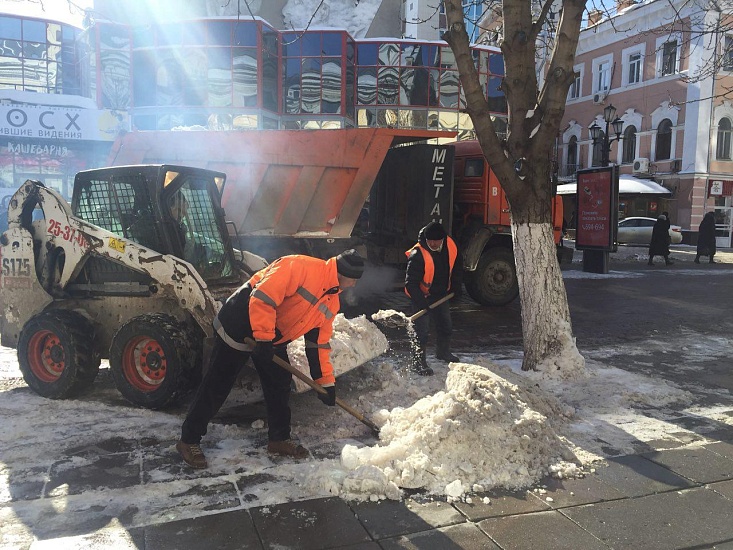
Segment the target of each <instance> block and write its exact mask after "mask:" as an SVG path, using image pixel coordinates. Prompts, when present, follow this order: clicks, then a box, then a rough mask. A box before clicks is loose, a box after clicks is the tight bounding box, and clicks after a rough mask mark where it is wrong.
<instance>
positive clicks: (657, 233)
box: [649, 212, 672, 265]
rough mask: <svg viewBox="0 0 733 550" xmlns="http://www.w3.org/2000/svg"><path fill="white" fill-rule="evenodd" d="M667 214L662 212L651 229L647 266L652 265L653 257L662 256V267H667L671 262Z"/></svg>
mask: <svg viewBox="0 0 733 550" xmlns="http://www.w3.org/2000/svg"><path fill="white" fill-rule="evenodd" d="M669 225H670V224H669V213H667V212H662V213H661V214H660V215H659V217H658V218H657V221H656V222H654V227H653V228H652V240H651V242H650V243H649V265H654V256H662V257H663V258H664V265H669V264H671V263H672V260H670V259H669V243H670V242H671V240H672V239H671V237H670V236H669Z"/></svg>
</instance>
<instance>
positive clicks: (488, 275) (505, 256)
mask: <svg viewBox="0 0 733 550" xmlns="http://www.w3.org/2000/svg"><path fill="white" fill-rule="evenodd" d="M465 283H466V290H467V291H468V294H469V295H470V296H471V298H473V299H474V300H476V301H477V302H478V303H479V304H482V305H485V306H503V305H506V304H508V303H509V302H511V301H512V300H514V298H516V297H517V295H519V282H518V281H517V270H516V267H515V266H514V254H512V251H511V250H509V249H508V248H501V247H497V248H488V249H486V250H484V252H483V254H481V258H479V261H478V266H476V271H473V272H466V276H465Z"/></svg>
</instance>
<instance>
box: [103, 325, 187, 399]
mask: <svg viewBox="0 0 733 550" xmlns="http://www.w3.org/2000/svg"><path fill="white" fill-rule="evenodd" d="M196 340H198V342H197V341H196ZM200 344H201V337H200V336H199V337H198V338H197V336H196V333H195V331H193V330H192V329H190V328H189V327H187V326H186V325H185V324H184V323H181V322H180V321H178V320H176V319H175V318H173V317H171V316H170V315H165V314H162V313H153V314H145V315H140V316H138V317H134V318H132V319H130V320H129V321H127V322H126V323H125V324H124V325H122V327H120V329H119V330H118V331H117V333H116V334H115V335H114V337H113V338H112V345H111V346H110V350H109V365H110V368H111V369H112V376H113V378H114V381H115V386H117V389H118V391H119V392H120V393H121V394H122V396H123V397H124V398H125V399H127V400H128V401H130V402H131V403H133V404H135V405H139V406H141V407H145V408H148V409H162V408H165V407H167V406H170V405H173V404H174V403H176V402H177V401H178V400H179V399H180V398H181V397H182V396H183V395H185V394H187V393H188V392H189V391H190V390H191V389H192V387H193V385H194V382H195V381H196V380H198V377H197V373H198V372H200V370H201V365H200V363H201V352H200V351H199V350H200V349H201V345H200Z"/></svg>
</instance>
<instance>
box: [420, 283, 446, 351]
mask: <svg viewBox="0 0 733 550" xmlns="http://www.w3.org/2000/svg"><path fill="white" fill-rule="evenodd" d="M441 297H442V296H441ZM437 299H438V298H434V299H432V300H431V302H434V301H435V300H437ZM418 311H419V309H417V308H416V307H414V305H413V313H417V312H418ZM430 319H432V320H433V323H435V331H436V340H437V345H438V347H439V348H442V347H444V346H447V347H450V337H451V333H452V332H453V320H452V319H451V316H450V301H447V302H443V303H442V304H440V305H438V306H435V307H434V308H433V309H429V310H428V313H427V314H426V315H423V316H422V317H420V318H418V319H415V322H414V327H415V334H416V335H417V341H418V343H419V344H420V348H421V349H423V350H424V349H425V346H426V345H427V343H428V338H429V337H430Z"/></svg>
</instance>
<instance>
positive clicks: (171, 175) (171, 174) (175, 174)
mask: <svg viewBox="0 0 733 550" xmlns="http://www.w3.org/2000/svg"><path fill="white" fill-rule="evenodd" d="M180 175H181V173H180V172H173V171H172V170H168V171H167V172H166V173H165V180H164V181H163V189H165V188H166V187H168V186H169V185H170V183H171V182H172V181H173V180H174V179H176V178H177V177H178V176H180Z"/></svg>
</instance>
